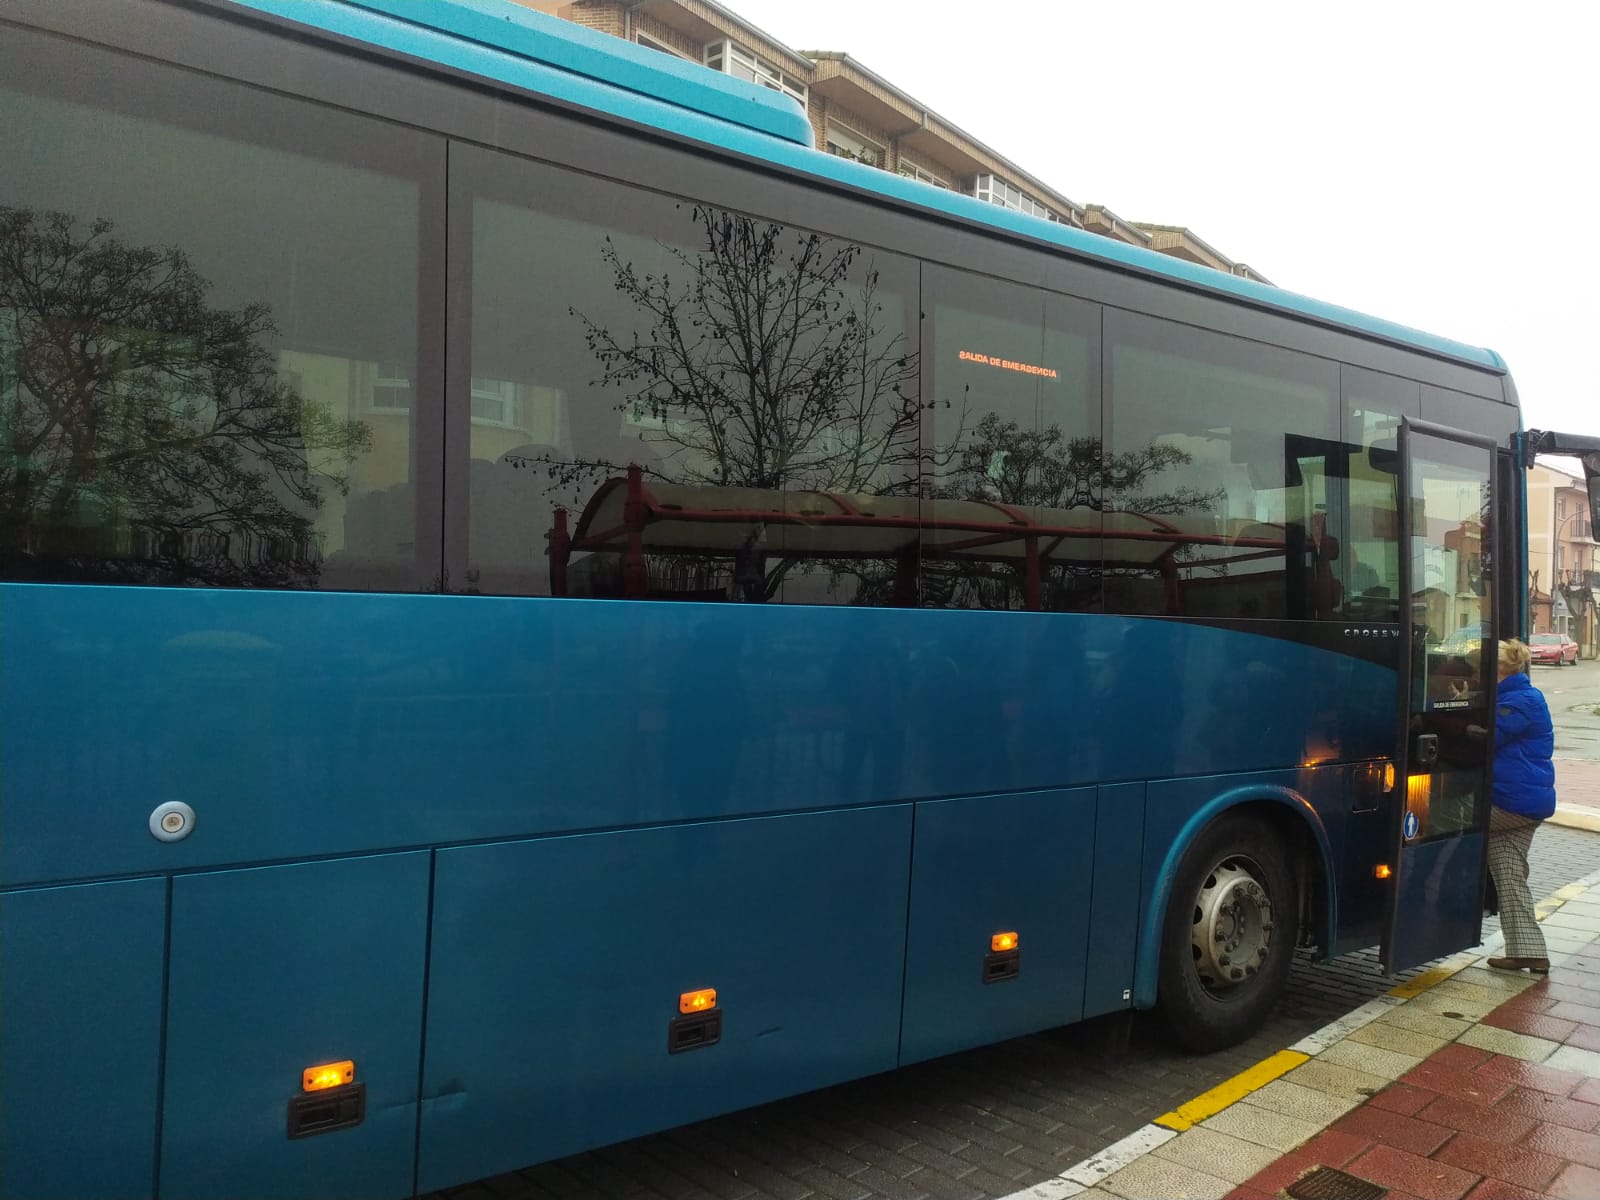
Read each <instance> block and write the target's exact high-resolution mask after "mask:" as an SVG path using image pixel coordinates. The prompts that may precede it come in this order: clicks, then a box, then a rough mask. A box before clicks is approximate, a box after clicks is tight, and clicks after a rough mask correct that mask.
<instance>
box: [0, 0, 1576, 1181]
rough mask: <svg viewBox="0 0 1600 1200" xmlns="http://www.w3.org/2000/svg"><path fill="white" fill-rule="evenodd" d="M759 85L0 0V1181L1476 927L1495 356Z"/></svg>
mask: <svg viewBox="0 0 1600 1200" xmlns="http://www.w3.org/2000/svg"><path fill="white" fill-rule="evenodd" d="M811 140H812V135H811V130H810V129H809V127H808V125H807V123H806V120H805V117H804V116H803V114H802V113H801V112H800V111H799V109H798V108H797V107H796V106H795V105H793V104H792V102H791V101H789V100H788V99H787V98H785V97H783V96H782V95H780V94H778V93H775V92H771V91H766V90H763V89H761V88H759V87H756V86H753V85H746V84H744V83H742V82H740V81H737V80H732V79H729V78H727V77H723V76H718V75H715V74H713V73H711V72H708V71H705V70H703V69H701V68H699V67H697V66H693V65H688V64H682V63H678V62H676V61H673V60H671V59H670V58H669V57H668V56H665V55H659V54H656V53H654V52H652V51H649V50H642V49H640V48H638V47H634V46H631V45H628V44H625V43H621V42H619V41H615V40H612V39H608V38H604V37H601V36H599V35H596V34H592V33H590V32H589V31H586V30H583V29H580V28H577V27H575V26H573V25H570V24H566V23H563V22H559V21H556V20H553V19H550V18H546V17H543V16H541V15H539V14H537V13H534V12H530V11H527V10H524V9H522V8H519V7H515V6H511V5H507V4H501V3H498V2H497V0H436V2H434V3H429V4H418V3H414V2H410V0H123V2H122V3H119V4H116V5H110V4H104V5H92V4H86V5H80V4H61V3H58V2H56V0H0V162H4V163H5V164H6V165H7V166H6V170H5V172H4V173H3V174H0V499H3V500H4V505H5V508H4V512H3V514H0V580H3V582H0V804H3V809H0V819H3V825H0V889H3V893H0V1073H3V1078H4V1081H5V1082H4V1099H3V1104H0V1193H3V1195H4V1196H5V1197H7V1198H8V1200H26V1198H35V1197H88V1196H93V1197H99V1198H110V1197H161V1198H162V1200H180V1198H187V1197H197V1198H215V1197H218V1196H229V1197H235V1198H242V1197H252V1196H261V1197H276V1198H281V1197H289V1196H308V1197H310V1196H328V1195H340V1196H356V1195H374V1196H384V1197H399V1196H407V1195H411V1194H413V1193H415V1192H418V1191H428V1190H432V1189H438V1188H442V1187H446V1186H449V1185H453V1184H457V1183H460V1182H463V1181H466V1180H470V1179H475V1178H480V1177H483V1176H486V1175H489V1174H492V1173H495V1172H499V1171H502V1170H506V1169H512V1168H516V1167H519V1166H523V1165H527V1164H531V1163H534V1162H537V1161H542V1160H547V1159H550V1158H554V1157H556V1156H560V1155H566V1154H569V1153H572V1152H575V1151H578V1150H581V1149H584V1148H586V1147H592V1146H596V1145H600V1144H604V1143H609V1142H613V1141H617V1140H620V1139H624V1138H629V1137H632V1136H635V1135H638V1134H641V1133H645V1132H647V1131H651V1130H657V1129H661V1128H664V1127H668V1126H672V1125H675V1124H679V1123H683V1122H687V1121H691V1120H694V1119H698V1118H702V1117H706V1116H709V1115H712V1114H716V1113H721V1112H727V1111H731V1110H734V1109H737V1108H741V1107H744V1106H748V1105H753V1104H757V1103H761V1102H764V1101H768V1100H771V1099H774V1098H777V1097H780V1096H785V1095H791V1094H794V1093H798V1092H801V1091H805V1090H808V1089H814V1088H819V1087H822V1086H825V1085H830V1084H834V1083H837V1082H839V1081H843V1080H848V1079H852V1078H857V1077H861V1076H864V1075H867V1074H869V1073H873V1072H880V1071H884V1070H888V1069H891V1068H894V1067H896V1066H898V1065H901V1064H905V1063H910V1062H915V1061H919V1060H925V1059H928V1058H931V1057H934V1056H938V1055H944V1054H948V1053H951V1052H953V1051H957V1050H962V1049H965V1048H968V1047H972V1046H976V1045H980V1044H983V1043H988V1042H994V1041H998V1040H1001V1039H1005V1038H1011V1037H1015V1036H1018V1035H1022V1034H1026V1033H1029V1032H1032V1031H1036V1030H1039V1029H1042V1028H1047V1027H1052V1026H1059V1025H1063V1024H1067V1023H1071V1022H1076V1021H1080V1020H1084V1019H1087V1018H1091V1017H1096V1016H1101V1015H1105V1014H1114V1013H1125V1012H1130V1011H1133V1010H1142V1009H1159V1010H1160V1011H1161V1013H1162V1014H1163V1016H1164V1018H1165V1021H1166V1023H1167V1025H1168V1026H1169V1027H1170V1029H1171V1030H1172V1033H1173V1035H1174V1037H1176V1038H1177V1039H1178V1040H1179V1041H1180V1042H1181V1043H1183V1044H1185V1045H1187V1046H1189V1047H1192V1048H1194V1049H1197V1050H1206V1049H1210V1048H1215V1047H1219V1046H1223V1045H1227V1044H1229V1043H1231V1042H1234V1041H1237V1040H1238V1039H1240V1038H1241V1037H1243V1036H1245V1035H1246V1034H1247V1033H1248V1032H1249V1031H1250V1030H1251V1029H1252V1028H1253V1027H1254V1026H1255V1025H1256V1024H1257V1023H1258V1022H1259V1021H1260V1019H1261V1018H1262V1016H1263V1014H1264V1013H1265V1012H1266V1011H1267V1010H1268V1009H1269V1008H1270V1007H1271V1005H1272V1004H1273V1002H1274V1000H1275V998H1276V996H1277V995H1278V993H1279V991H1280V989H1281V987H1282V985H1283V982H1284V977H1285V973H1286V971H1287V970H1288V967H1289V962H1290V956H1291V954H1292V953H1293V952H1294V950H1295V948H1296V947H1297V946H1314V947H1317V948H1318V950H1319V952H1320V954H1321V955H1323V956H1334V955H1338V954H1341V953H1344V952H1346V951H1349V950H1352V949H1355V948H1358V947H1365V946H1370V945H1373V944H1375V943H1380V942H1381V944H1382V946H1383V952H1384V956H1385V961H1386V963H1387V965H1388V966H1389V967H1390V968H1391V969H1396V970H1398V969H1402V968H1406V967H1409V966H1412V965H1414V964H1417V963H1420V962H1423V961H1427V960H1429V959H1432V958H1434V957H1436V956H1438V955H1441V954H1443V953H1446V952H1449V951H1452V950H1455V949H1456V948H1458V947H1463V946H1466V945H1470V944H1472V943H1473V942H1475V941H1476V940H1477V938H1478V936H1479V927H1480V918H1479V913H1480V907H1481V894H1482V888H1483V877H1484V866H1483V843H1484V830H1485V820H1486V804H1487V799H1486V796H1487V793H1486V790H1485V779H1486V771H1487V766H1488V764H1487V762H1486V758H1485V754H1484V741H1483V739H1482V737H1481V736H1474V735H1473V734H1472V732H1471V727H1473V726H1487V725H1489V724H1490V722H1491V721H1492V716H1493V706H1492V704H1489V703H1488V702H1487V701H1486V697H1487V696H1489V695H1490V694H1491V684H1492V679H1493V676H1492V675H1491V674H1490V672H1491V671H1492V669H1493V668H1492V659H1493V655H1492V653H1491V654H1485V653H1484V652H1483V648H1484V645H1485V643H1486V642H1489V641H1492V639H1494V638H1496V637H1498V636H1501V635H1504V634H1508V633H1510V632H1515V631H1521V630H1522V629H1524V628H1525V625H1526V612H1525V606H1526V601H1525V597H1524V595H1523V591H1522V583H1521V581H1522V577H1523V571H1522V564H1523V562H1524V561H1525V553H1526V548H1525V536H1524V534H1523V530H1522V520H1521V510H1522V500H1521V496H1522V486H1521V482H1520V477H1521V470H1522V466H1523V457H1524V456H1525V454H1526V452H1527V450H1528V448H1529V443H1528V442H1527V439H1525V438H1524V437H1523V435H1522V434H1521V432H1520V422H1519V419H1518V409H1517V401H1516V393H1515V390H1514V388H1513V386H1512V383H1511V380H1510V378H1509V377H1508V375H1507V373H1506V369H1505V366H1504V364H1503V363H1502V362H1501V360H1500V359H1499V358H1498V357H1496V356H1495V355H1494V354H1492V353H1489V352H1487V351H1484V350H1480V349H1476V348H1472V347H1469V346H1464V345H1460V344H1457V343H1455V342H1451V341H1447V340H1444V339H1441V338H1438V337H1433V336H1429V335H1426V334H1422V333H1418V332H1415V331H1413V330H1409V329H1405V328H1401V327H1398V326H1395V325H1392V324H1388V323H1385V322H1383V321H1378V320H1374V319H1371V318H1369V317H1365V316H1361V315H1359V314H1356V313H1353V312H1348V311H1344V310H1341V309H1337V308H1332V307H1329V306H1327V305H1324V304H1319V303H1316V302H1314V301H1311V300H1308V299H1305V298H1302V297H1299V296H1296V295H1293V294H1290V293H1287V292H1282V291H1279V290H1276V289H1273V288H1270V287H1265V286H1259V285H1256V284H1253V283H1251V282H1249V281H1245V280H1241V279H1237V278H1233V277H1230V276H1226V275H1222V274H1219V273H1216V272H1212V271H1209V270H1205V269H1203V268H1199V267H1193V266H1190V265H1188V264H1185V263H1182V262H1178V261H1175V260H1172V259H1169V258H1163V257H1160V256H1157V255H1154V254H1150V253H1146V252H1143V251H1140V250H1138V249H1134V248H1130V247H1126V246H1122V245H1120V244H1116V243H1113V242H1110V241H1107V240H1104V239H1100V238H1097V237H1094V236H1093V235H1089V234H1086V233H1083V232H1082V231H1079V230H1075V229H1071V228H1065V227H1063V226H1060V225H1056V224H1050V223H1047V222H1045V221H1041V220H1038V219H1036V218H1033V217H1027V216H1023V215H1020V214H1015V213H1011V212H1008V211H1005V210H1003V209H1000V208H997V207H994V206H992V205H985V204H981V203H979V202H978V201H977V200H975V199H973V198H970V197H966V196H961V195H955V194H952V193H949V192H946V191H940V190H937V189H934V188H932V187H928V186H925V185H922V184H919V183H916V182H914V181H911V180H906V179H901V178H898V177H896V176H893V175H890V174H888V173H886V172H882V171H877V170H874V169H872V168H869V167H867V166H864V165H862V164H860V163H856V162H852V161H845V160H842V159H839V158H833V157H829V156H827V155H824V154H820V153H818V152H817V151H815V150H814V149H812V148H811ZM1280 426H1281V428H1280ZM1565 444H1566V445H1567V446H1568V448H1572V444H1570V443H1565ZM1557 448H1559V447H1557ZM1578 448H1580V449H1581V448H1583V447H1578ZM1588 448H1589V449H1596V448H1597V447H1592V446H1591V447H1588Z"/></svg>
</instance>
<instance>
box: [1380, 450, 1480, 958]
mask: <svg viewBox="0 0 1600 1200" xmlns="http://www.w3.org/2000/svg"><path fill="white" fill-rule="evenodd" d="M1400 451H1401V453H1400V460H1401V461H1400V479H1399V486H1400V496H1401V498H1402V502H1401V504H1400V530H1399V533H1400V538H1401V548H1402V552H1401V555H1400V569H1401V581H1402V595H1405V596H1408V597H1409V598H1410V610H1409V614H1407V613H1405V612H1402V620H1401V637H1402V648H1403V653H1402V658H1401V670H1400V678H1401V687H1402V689H1403V691H1402V702H1401V704H1400V709H1401V718H1400V728H1399V731H1398V740H1399V742H1400V746H1399V753H1398V757H1397V763H1398V765H1399V767H1400V770H1399V772H1398V780H1397V786H1396V787H1395V789H1394V793H1393V794H1394V797H1395V806H1394V829H1393V843H1392V844H1393V847H1394V850H1393V857H1392V858H1391V860H1390V861H1391V862H1392V863H1393V867H1394V874H1393V877H1392V879H1391V881H1390V883H1391V887H1392V891H1391V893H1390V900H1389V913H1388V919H1387V921H1386V923H1385V927H1384V938H1383V963H1384V967H1385V968H1386V969H1387V970H1389V971H1391V972H1393V971H1403V970H1405V969H1407V968H1409V967H1414V966H1417V965H1418V964H1420V963H1424V962H1428V961H1429V960H1431V959H1435V958H1438V957H1440V956H1441V955H1445V954H1450V953H1452V952H1454V951H1456V950H1460V949H1463V948H1464V947H1467V946H1472V945H1475V944H1476V943H1477V942H1478V940H1479V937H1480V934H1481V931H1482V911H1483V910H1482V903H1483V880H1484V864H1485V845H1486V840H1487V831H1488V822H1489V768H1490V765H1491V763H1492V760H1493V753H1492V751H1493V745H1494V742H1493V734H1492V729H1493V714H1494V689H1495V683H1496V672H1495V659H1496V654H1497V649H1498V646H1497V642H1496V640H1495V633H1494V630H1495V628H1496V626H1495V621H1494V612H1493V602H1494V601H1493V598H1494V589H1493V587H1492V586H1491V583H1492V581H1491V579H1490V578H1489V573H1490V571H1491V569H1492V565H1493V559H1494V556H1493V554H1492V553H1491V552H1490V549H1491V546H1492V541H1491V539H1492V537H1493V529H1492V527H1491V521H1490V515H1491V513H1493V511H1494V507H1493V492H1494V445H1493V443H1492V441H1490V440H1489V439H1487V438H1482V437H1479V436H1477V435H1474V434H1469V433H1462V432H1459V431H1455V430H1448V429H1442V428H1439V427H1437V426H1432V425H1425V424H1422V423H1420V422H1413V421H1410V420H1407V421H1406V422H1405V423H1404V425H1403V427H1402V431H1401V439H1400ZM1408 616H1409V619H1407V617H1408Z"/></svg>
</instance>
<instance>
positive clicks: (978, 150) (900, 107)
mask: <svg viewBox="0 0 1600 1200" xmlns="http://www.w3.org/2000/svg"><path fill="white" fill-rule="evenodd" d="M515 2H516V3H518V4H522V5H525V6H526V7H529V8H536V9H539V10H540V11H542V12H547V13H553V14H555V15H556V16H559V17H562V18H564V19H565V20H569V21H573V22H576V23H577V24H580V25H584V26H587V27H588V28H591V29H594V30H597V31H599V32H601V33H606V34H610V35H611V36H613V37H618V38H623V39H625V40H627V41H630V42H634V43H636V44H638V45H640V46H644V47H647V48H649V49H652V50H658V51H660V52H661V53H663V54H673V55H676V56H678V57H680V58H683V59H687V60H689V61H691V62H698V63H700V64H702V65H703V66H705V67H706V68H707V69H709V70H713V71H723V72H726V73H727V74H729V75H735V76H738V77H739V78H742V79H746V80H749V81H751V82H753V83H759V84H762V85H763V86H765V87H769V88H772V89H774V90H776V91H781V92H784V93H786V94H787V95H790V96H793V97H794V98H795V99H796V100H798V101H799V102H800V103H801V104H803V105H804V106H805V109H806V114H807V116H808V117H809V118H810V120H811V127H812V129H813V130H814V132H815V134H816V144H817V148H818V149H820V150H826V151H828V152H829V153H831V154H838V155H842V156H844V157H846V158H854V159H856V160H858V161H860V162H864V163H869V164H870V165H872V166H875V167H878V168H880V169H882V170H885V171H895V172H897V173H899V174H901V175H904V176H907V177H908V178H911V179H917V180H920V181H921V182H923V183H926V184H928V185H929V186H931V187H942V188H951V189H953V190H955V191H960V192H965V193H966V194H968V195H970V196H976V197H977V198H978V199H980V200H987V201H989V202H990V203H992V204H998V205H1002V206H1003V207H1005V208H1010V209H1014V210H1015V211H1017V212H1024V213H1030V214H1032V215H1033V216H1036V217H1039V218H1040V219H1041V220H1045V221H1057V222H1060V223H1062V224H1066V225H1072V226H1074V227H1076V228H1079V229H1085V230H1088V231H1089V232H1091V233H1096V234H1100V235H1101V236H1103V237H1108V238H1113V239H1115V240H1117V241H1120V242H1126V243H1128V244H1129V245H1134V246H1143V247H1146V248H1148V249H1151V250H1155V251H1158V252H1159V253H1162V254H1169V255H1172V256H1173V257H1174V258H1181V259H1184V260H1186V261H1188V262H1192V263H1198V264H1200V265H1201V266H1206V267H1210V268H1212V269H1213V270H1217V271H1224V272H1227V273H1228V274H1230V275H1239V276H1243V277H1244V278H1246V279H1253V280H1255V281H1257V282H1258V283H1270V282H1271V280H1269V279H1267V278H1266V277H1264V276H1263V275H1261V274H1260V273H1259V272H1258V271H1256V270H1255V269H1254V268H1252V267H1250V266H1248V265H1247V264H1245V263H1242V262H1236V261H1234V260H1233V259H1230V258H1229V257H1227V256H1226V255H1225V254H1223V253H1222V252H1221V251H1219V250H1217V249H1216V248H1214V247H1212V246H1210V245H1207V244H1206V243H1205V242H1204V241H1202V240H1201V239H1200V238H1199V237H1198V236H1196V235H1195V234H1194V233H1193V232H1191V231H1190V230H1188V229H1186V228H1184V227H1183V226H1181V225H1156V224H1145V223H1141V222H1138V221H1129V220H1125V219H1124V218H1122V217H1119V216H1118V215H1117V214H1116V213H1114V212H1112V211H1111V210H1110V209H1109V208H1107V207H1106V206H1104V205H1102V204H1079V203H1077V202H1076V201H1074V200H1072V199H1070V198H1068V197H1067V196H1065V195H1064V194H1062V193H1061V192H1059V191H1057V190H1056V189H1055V188H1053V187H1051V186H1050V185H1049V184H1047V183H1045V182H1044V181H1043V180H1041V179H1039V178H1038V177H1037V176H1035V175H1033V174H1032V173H1031V172H1029V171H1027V170H1025V169H1024V168H1023V167H1021V166H1019V165H1018V164H1016V163H1014V162H1012V161H1011V160H1010V159H1007V158H1005V157H1004V156H1002V155H1001V154H999V153H998V152H996V151H995V150H993V149H991V148H990V147H988V146H986V145H985V144H984V143H982V142H980V141H978V140H977V139H976V138H974V137H973V136H972V135H970V134H968V133H966V132H964V131H963V130H961V129H959V128H957V127H956V126H955V125H953V124H952V123H950V122H949V121H947V120H945V119H944V118H943V117H941V116H940V115H939V114H938V113H935V112H932V111H930V110H929V109H928V108H927V107H926V106H925V105H923V104H920V103H918V102H917V101H916V100H915V99H913V98H912V97H911V96H908V95H907V94H906V93H905V92H903V91H901V90H900V89H899V88H897V87H896V86H895V85H894V84H892V83H890V82H889V81H888V80H886V79H884V78H883V77H881V76H879V75H877V74H874V73H873V72H872V71H870V70H868V69H867V68H866V67H865V66H863V65H862V64H861V63H859V62H857V61H856V60H855V59H853V58H852V57H850V55H849V54H846V53H843V52H841V51H836V50H805V51H799V50H791V49H790V48H789V47H787V46H785V45H783V44H782V43H781V42H779V41H777V40H776V39H774V38H772V37H769V36H768V35H767V34H765V33H763V32H762V31H761V30H759V29H757V28H756V27H755V26H753V25H751V24H750V23H749V22H748V21H746V20H744V19H743V18H742V17H740V16H739V15H738V14H737V13H735V12H733V11H732V10H731V9H728V8H725V7H723V6H722V5H721V4H719V3H717V2H716V0H515Z"/></svg>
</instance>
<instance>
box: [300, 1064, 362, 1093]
mask: <svg viewBox="0 0 1600 1200" xmlns="http://www.w3.org/2000/svg"><path fill="white" fill-rule="evenodd" d="M355 1078H356V1064H355V1063H354V1062H352V1061H351V1060H350V1059H348V1058H347V1059H345V1060H344V1061H343V1062H335V1063H323V1064H322V1065H320V1066H316V1067H307V1068H306V1069H305V1072H304V1074H302V1075H301V1077H300V1087H301V1089H302V1090H304V1091H307V1092H322V1091H326V1090H327V1089H328V1088H336V1087H343V1086H344V1085H345V1084H347V1083H353V1082H355Z"/></svg>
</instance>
